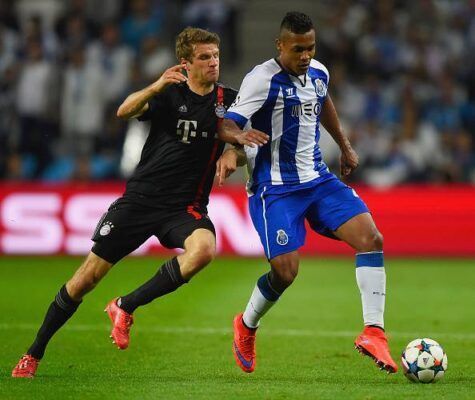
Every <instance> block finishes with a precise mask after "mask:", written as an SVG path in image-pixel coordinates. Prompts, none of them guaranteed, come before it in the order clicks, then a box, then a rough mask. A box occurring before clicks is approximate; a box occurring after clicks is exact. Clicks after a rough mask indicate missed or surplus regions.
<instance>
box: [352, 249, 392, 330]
mask: <svg viewBox="0 0 475 400" xmlns="http://www.w3.org/2000/svg"><path fill="white" fill-rule="evenodd" d="M356 282H357V283H358V287H359V289H360V293H361V303H362V306H363V320H364V324H365V325H377V326H380V327H381V328H384V305H385V301H386V271H385V270H384V266H383V252H369V253H359V254H357V255H356Z"/></svg>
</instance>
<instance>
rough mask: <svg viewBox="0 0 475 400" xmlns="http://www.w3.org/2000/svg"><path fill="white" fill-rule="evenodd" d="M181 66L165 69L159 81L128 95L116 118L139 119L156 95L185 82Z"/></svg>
mask: <svg viewBox="0 0 475 400" xmlns="http://www.w3.org/2000/svg"><path fill="white" fill-rule="evenodd" d="M182 69H183V66H182V65H175V66H174V67H171V68H169V69H167V70H166V71H165V72H164V73H163V74H162V76H160V78H159V79H157V80H156V81H155V82H154V83H152V84H151V85H149V86H147V87H146V88H145V89H142V90H139V91H138V92H134V93H132V94H130V95H129V96H128V97H127V98H126V99H125V100H124V102H123V103H122V104H121V105H120V107H119V109H118V110H117V116H118V117H119V118H122V119H131V118H136V117H140V116H141V115H142V114H143V113H144V112H145V111H147V110H148V107H149V105H148V101H149V100H150V99H151V98H152V97H153V96H155V95H156V94H158V93H160V92H162V91H163V90H164V89H165V88H166V87H167V86H169V85H171V84H173V83H181V82H185V81H186V80H187V78H186V76H185V75H183V74H182V72H181V71H182Z"/></svg>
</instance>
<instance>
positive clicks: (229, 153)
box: [216, 149, 238, 186]
mask: <svg viewBox="0 0 475 400" xmlns="http://www.w3.org/2000/svg"><path fill="white" fill-rule="evenodd" d="M237 160H238V155H237V153H236V151H234V150H233V149H228V150H226V151H225V152H224V153H223V155H222V156H221V157H219V160H218V161H217V162H216V176H217V177H218V184H219V186H223V183H224V181H225V180H226V178H227V177H228V176H230V175H231V174H232V173H233V172H234V171H236V169H237Z"/></svg>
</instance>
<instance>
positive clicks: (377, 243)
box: [358, 230, 383, 252]
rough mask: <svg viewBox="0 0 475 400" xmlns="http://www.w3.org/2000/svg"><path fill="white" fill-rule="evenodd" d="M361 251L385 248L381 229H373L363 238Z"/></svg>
mask: <svg viewBox="0 0 475 400" xmlns="http://www.w3.org/2000/svg"><path fill="white" fill-rule="evenodd" d="M360 246H361V248H360V249H358V250H359V251H360V252H366V251H381V250H383V235H381V233H380V232H379V231H377V230H376V231H372V232H370V233H369V234H367V235H363V236H362V238H361V244H360Z"/></svg>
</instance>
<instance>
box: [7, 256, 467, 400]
mask: <svg viewBox="0 0 475 400" xmlns="http://www.w3.org/2000/svg"><path fill="white" fill-rule="evenodd" d="M80 261H81V260H80V259H79V258H71V257H57V258H26V257H18V258H15V257H3V258H1V259H0V293H1V301H0V338H1V340H0V350H1V351H0V354H1V357H0V399H20V398H34V399H38V400H39V399H101V400H104V399H184V398H190V399H235V398H236V399H237V398H245V399H301V398H306V399H332V400H333V399H378V400H380V399H403V398H407V399H474V398H475V388H474V382H475V366H474V364H475V294H474V293H475V290H474V288H475V262H474V261H473V260H454V259H439V260H435V259H433V260H430V259H389V258H388V259H387V260H386V263H387V268H386V269H387V275H388V293H387V304H386V327H387V331H388V333H389V340H390V346H391V350H392V354H393V357H395V359H396V360H397V361H398V363H399V360H400V357H399V355H400V353H401V351H402V349H403V348H404V346H405V345H406V344H407V343H408V342H409V341H410V340H412V339H415V338H417V337H424V336H427V337H430V338H433V339H435V340H438V341H439V342H440V343H441V345H442V346H443V347H444V348H445V350H446V352H447V355H448V359H449V369H448V372H447V373H446V376H445V378H444V379H443V380H442V381H441V382H438V383H436V384H430V385H422V384H413V383H410V382H409V381H408V380H406V378H405V377H404V376H403V374H402V373H401V372H398V373H397V374H394V375H387V374H385V373H383V372H381V371H379V370H378V369H377V368H376V366H375V365H374V364H373V362H372V361H371V360H370V359H369V358H367V357H362V356H360V355H359V354H358V353H357V352H356V350H354V349H353V339H354V337H355V336H356V334H357V333H358V332H359V330H360V329H361V326H362V322H361V311H360V300H359V293H358V290H357V286H356V282H355V277H354V275H355V272H354V267H353V261H352V260H351V259H344V258H337V259H323V258H316V259H303V260H302V262H301V268H300V274H299V277H298V279H297V281H296V282H295V283H294V285H293V286H292V287H291V288H290V289H289V290H288V291H287V292H286V293H285V295H284V296H283V297H282V298H281V300H279V304H278V305H277V306H276V307H274V309H272V310H271V311H270V312H269V314H268V315H267V316H266V317H265V319H264V320H263V322H262V325H261V328H260V330H259V332H258V338H257V353H258V359H257V368H256V371H255V372H254V373H253V374H245V373H243V372H241V370H240V369H238V367H237V366H236V365H235V363H234V359H233V356H232V352H231V341H232V332H231V323H232V318H233V316H234V314H235V313H237V312H238V311H240V310H242V309H243V308H244V306H245V305H246V302H247V299H248V297H249V295H250V293H251V290H252V288H253V286H254V284H255V282H256V279H257V278H258V277H259V276H260V275H261V274H262V273H264V272H265V271H266V270H267V265H266V262H265V261H264V260H263V259H245V258H233V259H227V258H221V257H219V258H218V259H216V260H215V261H214V262H213V263H212V265H211V266H209V267H208V268H207V269H205V270H204V271H203V272H201V273H200V274H199V275H198V276H196V277H195V279H194V280H193V281H192V283H190V284H188V285H185V286H184V287H182V288H181V289H180V290H179V291H177V292H175V293H173V294H171V295H169V296H167V297H165V298H163V299H159V300H156V301H155V302H153V303H152V304H149V305H148V306H146V307H143V308H141V309H139V310H137V312H136V313H135V325H134V326H133V328H132V338H131V345H130V347H129V349H128V350H126V351H119V350H117V349H116V348H115V347H114V346H113V345H112V344H111V343H110V339H109V321H108V319H107V316H106V315H105V314H104V313H103V312H102V310H103V308H104V306H105V304H106V303H107V301H108V300H110V299H111V298H112V297H114V296H117V295H121V294H125V293H127V292H128V291H130V290H131V289H134V288H135V287H136V286H137V285H139V284H140V283H142V282H143V281H145V280H146V279H148V278H149V277H150V276H151V275H152V274H154V273H155V271H156V269H157V268H158V266H159V265H160V264H161V262H162V260H157V259H153V258H141V259H139V258H127V259H126V260H124V261H122V262H121V263H120V264H118V265H117V266H116V267H114V269H113V270H112V271H111V273H110V274H109V275H108V276H107V277H106V278H105V279H104V280H103V281H102V282H101V283H100V284H99V286H98V287H97V288H96V290H95V291H93V292H92V293H91V294H89V295H88V296H87V297H86V299H85V301H84V303H83V305H82V306H81V307H80V308H79V310H78V312H77V313H76V315H75V316H74V317H73V318H72V319H71V320H70V321H69V322H68V323H67V324H66V326H65V327H64V328H63V329H62V330H60V331H59V332H58V334H57V335H56V336H55V337H54V338H53V340H52V342H51V343H50V346H49V348H48V350H47V352H46V355H45V358H44V359H43V361H42V363H41V364H40V367H39V369H38V374H37V377H36V378H35V379H33V380H14V379H12V378H10V373H11V369H12V368H13V366H14V365H15V363H16V362H17V360H18V358H19V356H21V355H22V353H23V352H24V351H25V350H26V348H27V347H28V345H29V344H30V343H31V341H32V339H33V337H34V334H35V333H36V330H37V328H38V326H39V324H40V323H41V321H42V319H43V316H44V313H45V310H46V308H47V307H48V305H49V303H50V302H51V300H52V299H53V296H54V295H55V294H56V292H57V290H58V289H59V287H60V286H61V285H62V284H63V283H64V282H65V281H66V280H67V279H68V278H69V277H70V275H71V274H72V272H73V271H74V270H75V269H76V267H77V266H78V264H79V262H80Z"/></svg>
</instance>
